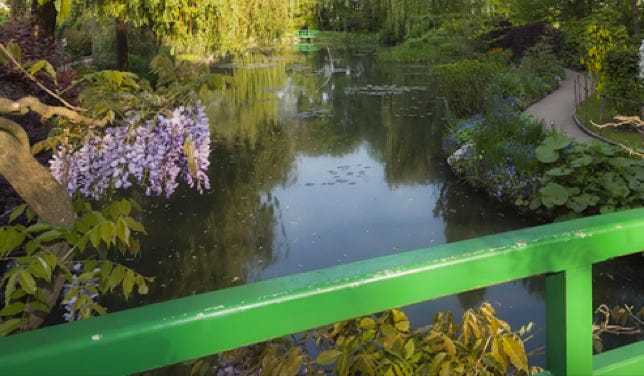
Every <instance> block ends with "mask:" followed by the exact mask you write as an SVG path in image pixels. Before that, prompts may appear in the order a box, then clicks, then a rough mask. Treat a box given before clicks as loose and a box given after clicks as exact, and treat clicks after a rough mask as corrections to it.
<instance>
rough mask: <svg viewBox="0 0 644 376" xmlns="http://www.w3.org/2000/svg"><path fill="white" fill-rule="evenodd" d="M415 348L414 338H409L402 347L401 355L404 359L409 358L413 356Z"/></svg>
mask: <svg viewBox="0 0 644 376" xmlns="http://www.w3.org/2000/svg"><path fill="white" fill-rule="evenodd" d="M415 350H416V345H414V340H413V339H411V338H410V339H409V341H407V343H406V344H405V347H404V348H403V356H404V357H405V359H410V358H411V357H412V356H414V351H415Z"/></svg>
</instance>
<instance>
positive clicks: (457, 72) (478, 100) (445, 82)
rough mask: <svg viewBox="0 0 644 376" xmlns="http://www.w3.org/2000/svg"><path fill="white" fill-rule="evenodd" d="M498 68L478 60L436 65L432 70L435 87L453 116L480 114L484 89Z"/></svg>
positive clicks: (484, 93)
mask: <svg viewBox="0 0 644 376" xmlns="http://www.w3.org/2000/svg"><path fill="white" fill-rule="evenodd" d="M498 68H499V67H498V66H497V65H495V64H490V63H486V62H482V61H479V60H463V61H460V62H458V63H451V64H444V65H437V66H435V67H434V68H433V72H434V75H435V77H436V86H437V88H438V91H439V92H440V93H441V95H444V96H445V97H446V98H447V100H448V101H449V109H450V111H451V112H452V113H453V114H454V115H455V116H464V115H471V114H475V113H479V112H482V109H483V104H484V98H485V96H486V93H487V92H486V89H487V86H488V83H489V81H490V80H491V78H492V76H493V74H494V72H495V71H496V70H497V69H498Z"/></svg>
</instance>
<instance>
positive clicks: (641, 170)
mask: <svg viewBox="0 0 644 376" xmlns="http://www.w3.org/2000/svg"><path fill="white" fill-rule="evenodd" d="M535 152H536V157H537V159H538V160H539V161H540V162H542V163H544V164H545V168H544V170H545V171H544V174H543V178H542V180H541V185H542V188H540V189H539V194H538V195H537V197H535V198H534V199H533V200H532V201H531V202H530V209H531V210H536V209H538V208H539V207H541V206H544V207H545V208H547V209H548V210H550V211H553V212H554V213H556V214H557V215H558V216H559V218H560V219H563V218H572V217H578V216H585V215H592V214H599V213H609V212H613V211H615V210H623V209H629V208H635V207H641V206H642V203H643V202H644V159H642V158H638V157H635V158H634V157H632V156H629V154H628V153H627V152H626V151H624V150H622V149H621V148H619V147H616V146H611V145H608V144H605V143H600V142H597V141H594V142H588V143H584V144H572V143H571V141H570V140H569V139H567V138H565V137H563V136H561V135H554V136H551V137H548V138H546V139H545V140H544V141H543V142H542V143H541V144H540V145H539V146H538V147H537V148H536V150H535Z"/></svg>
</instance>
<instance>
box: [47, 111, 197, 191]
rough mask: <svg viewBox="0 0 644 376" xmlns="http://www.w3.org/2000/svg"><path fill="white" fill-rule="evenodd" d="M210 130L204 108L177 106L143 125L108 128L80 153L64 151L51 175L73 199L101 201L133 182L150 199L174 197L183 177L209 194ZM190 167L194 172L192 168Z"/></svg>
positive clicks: (87, 142) (52, 163) (54, 161)
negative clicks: (108, 192) (78, 194)
mask: <svg viewBox="0 0 644 376" xmlns="http://www.w3.org/2000/svg"><path fill="white" fill-rule="evenodd" d="M209 154H210V128H209V126H208V118H207V116H206V114H205V111H204V108H203V107H202V106H201V105H200V104H199V103H198V104H197V105H196V106H195V107H194V108H190V107H184V106H181V107H178V108H176V109H175V110H174V111H173V112H172V115H171V116H164V115H158V116H156V118H154V119H151V120H148V121H147V122H146V123H145V124H143V125H136V126H134V125H129V126H122V127H110V128H107V129H106V130H105V132H104V134H102V135H101V136H93V137H88V138H87V139H86V140H85V141H84V142H83V144H82V146H81V147H80V148H76V149H73V150H70V149H69V147H68V146H61V147H59V149H58V150H57V151H56V153H54V155H53V157H52V159H51V160H50V161H49V164H50V169H51V171H52V174H53V175H54V177H55V178H56V180H58V181H59V182H61V183H62V184H63V185H65V188H66V189H67V191H68V192H69V193H70V194H73V193H75V192H77V191H78V192H80V193H81V195H83V196H84V197H92V198H94V199H98V198H99V197H100V196H101V195H103V194H104V193H105V191H106V190H108V189H110V188H116V189H127V188H129V187H131V186H132V185H133V184H134V183H136V184H138V185H142V186H144V187H145V193H146V195H148V196H150V195H157V196H158V195H161V194H162V193H164V192H165V195H166V197H169V196H170V195H172V193H173V192H174V191H175V189H176V188H177V186H178V185H179V183H178V182H177V178H178V177H181V178H183V179H184V180H185V181H186V182H187V183H188V185H189V186H190V187H196V189H197V191H199V193H203V191H204V189H210V181H209V179H208V175H206V171H207V169H208V166H209V164H210V162H209V160H208V156H209ZM189 166H191V168H189Z"/></svg>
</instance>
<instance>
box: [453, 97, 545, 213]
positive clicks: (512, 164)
mask: <svg viewBox="0 0 644 376" xmlns="http://www.w3.org/2000/svg"><path fill="white" fill-rule="evenodd" d="M548 132H549V131H548V130H546V129H545V127H543V124H541V123H540V122H536V121H534V120H533V119H531V118H529V117H526V116H524V115H521V114H518V113H516V112H515V111H514V108H513V103H510V102H508V100H507V98H506V99H497V100H495V101H491V103H490V105H489V106H488V109H487V111H486V113H485V114H484V115H475V116H472V117H470V118H468V119H465V120H462V121H459V122H457V123H456V124H455V125H454V126H452V127H451V130H450V132H449V134H448V136H447V137H446V139H445V140H444V142H443V151H444V152H445V153H446V154H447V155H448V158H447V161H448V164H449V166H450V167H451V169H452V170H453V171H454V173H455V174H456V175H458V176H461V177H463V178H464V179H466V180H468V181H470V182H471V183H472V184H473V185H474V186H476V187H479V188H480V189H482V190H484V191H486V192H487V193H488V194H489V195H490V196H492V197H494V198H496V199H498V200H499V201H502V202H510V203H514V202H515V201H517V200H521V201H524V200H525V201H527V200H529V199H530V198H531V197H533V196H534V194H535V192H536V190H537V189H538V188H539V180H540V176H541V172H540V171H541V166H540V165H539V162H538V161H537V159H536V157H535V151H534V150H535V147H536V145H538V144H539V143H540V142H541V141H542V140H543V139H544V138H545V137H546V136H547V134H548Z"/></svg>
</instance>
